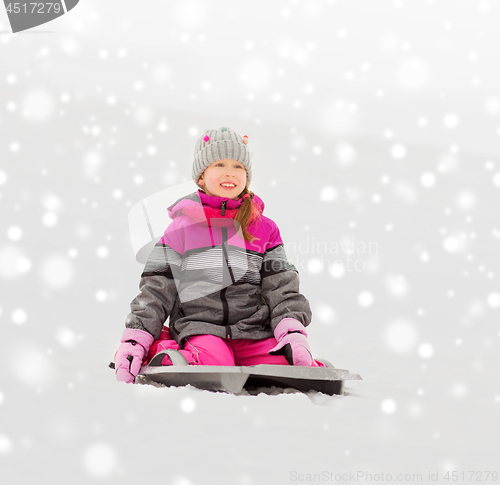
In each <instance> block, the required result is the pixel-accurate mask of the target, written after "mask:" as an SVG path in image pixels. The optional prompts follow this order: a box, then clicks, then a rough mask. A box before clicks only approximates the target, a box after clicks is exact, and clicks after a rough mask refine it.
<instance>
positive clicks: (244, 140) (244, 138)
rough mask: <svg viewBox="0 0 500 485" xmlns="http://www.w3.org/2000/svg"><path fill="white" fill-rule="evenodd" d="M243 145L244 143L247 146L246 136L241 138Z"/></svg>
mask: <svg viewBox="0 0 500 485" xmlns="http://www.w3.org/2000/svg"><path fill="white" fill-rule="evenodd" d="M243 143H244V144H245V145H247V144H248V136H246V135H245V136H244V137H243Z"/></svg>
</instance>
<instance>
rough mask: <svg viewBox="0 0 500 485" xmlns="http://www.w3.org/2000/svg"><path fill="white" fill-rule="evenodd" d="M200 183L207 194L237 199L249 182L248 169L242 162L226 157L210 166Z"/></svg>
mask: <svg viewBox="0 0 500 485" xmlns="http://www.w3.org/2000/svg"><path fill="white" fill-rule="evenodd" d="M198 183H199V184H200V185H201V186H202V187H203V188H204V189H205V193H206V194H207V195H214V196H217V197H226V198H228V199H232V200H236V199H237V198H238V195H239V194H241V192H243V189H244V188H245V185H246V183H247V171H246V169H245V166H244V165H243V164H242V163H240V162H237V161H236V160H230V159H228V158H225V159H223V160H218V161H217V162H214V163H212V165H210V166H208V167H207V168H206V169H205V171H204V172H203V174H202V175H201V177H200V178H199V180H198Z"/></svg>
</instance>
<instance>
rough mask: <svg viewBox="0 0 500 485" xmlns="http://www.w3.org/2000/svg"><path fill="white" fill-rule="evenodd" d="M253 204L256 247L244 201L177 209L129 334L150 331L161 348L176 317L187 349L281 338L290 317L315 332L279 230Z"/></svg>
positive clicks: (189, 202)
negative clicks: (204, 339) (202, 341)
mask: <svg viewBox="0 0 500 485" xmlns="http://www.w3.org/2000/svg"><path fill="white" fill-rule="evenodd" d="M252 202H253V204H255V205H256V207H257V209H258V211H257V215H256V217H254V218H253V219H251V222H250V223H249V224H248V226H247V230H248V232H249V233H250V234H251V235H252V236H254V237H256V238H258V239H256V240H254V241H252V242H249V241H245V240H244V239H243V237H242V232H241V228H240V226H239V223H238V222H236V221H235V220H234V217H235V215H236V212H237V210H238V208H239V207H240V206H241V204H242V203H243V199H237V200H231V199H227V198H222V197H216V196H208V195H206V194H205V193H204V192H202V191H201V190H198V191H197V192H194V193H192V194H189V195H187V196H185V197H182V198H181V199H179V200H177V201H176V202H175V203H174V204H172V205H171V206H170V207H169V208H168V214H169V216H170V218H171V219H172V220H173V221H172V222H171V223H170V225H169V226H168V227H167V229H166V231H165V233H164V235H163V236H162V238H161V239H160V240H159V241H158V242H157V243H156V245H155V247H154V248H153V250H152V251H151V254H150V255H149V258H148V261H147V263H146V265H145V268H144V271H143V273H142V275H141V280H140V284H139V287H140V293H139V295H138V296H137V297H136V298H135V299H134V300H133V301H132V303H131V313H130V314H129V315H128V317H127V320H126V327H128V328H139V329H141V330H146V331H148V332H149V333H151V334H152V335H153V337H154V338H155V340H156V339H158V338H159V336H160V332H161V330H162V327H163V324H164V323H165V321H166V320H167V318H168V317H170V320H169V325H168V326H169V330H170V335H171V336H172V337H173V338H174V339H175V340H176V341H177V342H178V343H179V344H180V345H182V341H183V339H184V338H185V337H189V336H191V335H200V334H210V335H216V336H218V337H223V338H233V339H253V340H258V339H264V338H269V337H273V331H274V329H275V328H276V326H277V325H278V324H279V323H280V322H281V320H283V319H284V318H287V317H290V318H295V319H297V320H298V321H300V322H301V323H302V324H303V325H304V326H307V325H309V323H310V322H311V317H312V313H311V308H310V305H309V302H308V300H307V299H306V298H305V297H304V296H303V295H302V294H301V293H300V291H299V273H298V271H297V270H296V268H295V267H294V266H293V265H292V264H291V263H290V262H289V261H288V260H287V257H286V254H285V250H284V247H283V241H282V239H281V236H280V232H279V229H278V226H277V225H276V223H275V222H273V221H272V220H271V219H269V218H268V217H266V216H264V215H263V214H262V212H263V211H264V202H263V201H262V199H260V198H259V197H258V196H256V195H254V197H253V200H252ZM238 229H239V231H238Z"/></svg>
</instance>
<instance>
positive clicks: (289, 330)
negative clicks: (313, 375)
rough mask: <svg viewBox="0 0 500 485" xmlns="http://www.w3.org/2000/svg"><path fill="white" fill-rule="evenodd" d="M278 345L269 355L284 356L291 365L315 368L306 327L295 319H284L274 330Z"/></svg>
mask: <svg viewBox="0 0 500 485" xmlns="http://www.w3.org/2000/svg"><path fill="white" fill-rule="evenodd" d="M274 336H275V338H276V340H277V341H278V345H276V347H274V348H272V349H271V350H270V351H269V352H268V353H269V354H271V355H284V356H285V359H286V360H287V361H288V363H289V364H290V365H302V366H314V364H313V358H312V354H311V349H310V348H309V344H308V342H307V333H306V331H305V329H304V325H302V323H300V322H299V321H298V320H295V318H284V319H283V320H281V322H280V323H279V324H278V325H277V327H276V328H275V329H274Z"/></svg>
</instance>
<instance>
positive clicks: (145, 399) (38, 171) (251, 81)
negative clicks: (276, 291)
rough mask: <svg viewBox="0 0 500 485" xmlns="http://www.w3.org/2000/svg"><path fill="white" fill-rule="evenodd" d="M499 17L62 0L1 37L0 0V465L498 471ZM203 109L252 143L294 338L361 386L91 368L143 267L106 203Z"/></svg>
mask: <svg viewBox="0 0 500 485" xmlns="http://www.w3.org/2000/svg"><path fill="white" fill-rule="evenodd" d="M499 16H500V5H499V4H498V2H494V1H469V0H461V1H459V0H434V1H433V0H427V1H424V0H412V1H401V0H392V1H386V0H377V1H375V0H371V1H370V0H350V1H348V0H330V1H319V0H307V1H306V0H288V1H285V0H274V1H273V2H264V1H263V0H256V1H253V2H246V3H244V4H243V3H241V2H229V1H226V0H222V1H221V0H217V1H213V2H210V3H209V2H202V1H201V0H183V1H182V2H181V1H169V2H153V1H148V2H138V1H135V2H132V1H130V0H107V1H106V2H98V1H97V0H81V2H80V4H79V5H78V6H77V7H76V8H75V9H74V10H72V11H71V12H70V13H68V14H67V15H65V16H63V17H61V18H59V19H57V20H55V21H53V22H50V23H48V24H45V25H42V26H39V27H37V28H35V29H33V30H32V31H26V32H24V33H19V34H16V35H13V34H11V33H9V32H10V26H9V23H8V19H7V15H6V13H5V10H3V8H0V31H1V33H0V214H1V216H0V238H1V240H0V283H1V291H0V350H1V352H0V481H1V483H2V484H6V485H7V484H8V485H10V484H26V483H36V484H54V483H75V484H80V483H81V484H87V483H112V484H114V483H117V484H129V483H130V484H132V483H138V482H139V481H141V482H142V483H155V482H159V483H165V484H168V485H200V484H203V485H212V484H229V485H233V484H234V485H253V484H259V485H260V484H264V485H267V484H288V483H306V482H309V483H311V482H316V483H318V482H320V481H321V482H323V483H334V482H335V480H336V479H335V475H336V474H337V475H338V474H342V473H344V474H348V473H351V475H350V476H348V475H344V479H342V478H341V477H338V476H337V480H336V481H337V482H339V480H341V481H342V482H343V483H350V482H351V481H354V478H356V477H357V478H358V481H359V482H366V483H370V482H373V483H380V482H382V481H386V482H387V481H390V480H389V479H388V478H387V474H391V478H392V482H393V483H413V482H414V483H417V482H421V483H431V482H434V483H436V482H439V483H449V482H448V481H446V480H445V473H446V472H447V471H456V472H458V474H457V475H456V477H457V483H477V482H481V483H498V478H497V480H496V481H495V480H493V478H494V476H493V475H489V476H488V475H487V473H486V472H488V471H490V472H491V471H494V470H496V472H500V466H499V465H498V448H499V445H500V440H499V417H500V416H499V412H500V358H499V350H500V348H499V346H500V328H499V324H498V322H499V320H498V318H499V312H500V287H499V283H498V279H499V277H500V267H499V262H498V261H499V260H498V254H499V249H500V220H499V216H498V210H499V206H500V204H499V203H500V197H499V194H500V192H499V191H500V144H499V140H500V69H499V68H498V65H499V54H498V45H499V43H500V31H499V29H498V22H499ZM220 126H230V127H232V128H234V129H235V130H237V131H238V132H239V133H240V134H242V135H244V134H246V135H248V137H249V140H250V147H251V150H252V151H253V153H254V157H253V165H254V181H253V183H252V187H251V188H252V189H253V190H254V191H255V192H256V193H257V194H258V195H259V196H260V197H261V198H262V199H263V200H264V202H265V203H266V210H265V214H267V215H268V216H269V217H271V218H273V219H274V220H276V222H277V223H278V225H279V226H280V229H281V235H282V237H283V239H284V240H285V241H286V245H287V246H286V247H287V250H288V255H289V258H290V259H291V260H292V261H293V262H294V264H295V265H296V266H297V268H298V269H299V271H300V275H301V290H302V292H303V293H304V295H306V296H307V297H308V298H309V300H310V302H311V305H312V309H313V323H312V324H311V326H310V327H309V339H310V343H311V346H312V349H313V351H314V353H315V356H316V357H323V358H327V359H329V360H330V361H331V362H332V363H333V364H334V365H335V366H336V367H339V368H343V369H348V370H350V371H351V372H355V373H359V374H361V376H362V377H363V379H364V380H363V381H354V382H348V383H347V385H346V387H347V391H348V394H349V395H346V396H336V397H329V396H324V395H322V394H317V395H302V394H286V395H281V396H267V395H260V396H257V397H253V396H231V395H225V394H215V393H208V392H202V391H196V390H190V389H156V388H153V387H149V386H139V385H137V386H132V385H126V384H124V383H119V382H117V381H116V380H115V377H114V373H113V371H112V370H110V369H109V368H108V367H107V365H108V363H109V361H111V360H112V359H113V355H114V352H115V351H116V348H117V346H118V343H119V338H120V336H121V333H122V330H123V327H124V321H125V317H126V315H127V314H128V312H129V303H130V301H131V300H132V299H133V298H134V297H135V295H136V294H137V292H138V283H139V277H140V274H141V272H142V268H143V266H142V265H141V264H139V263H138V262H137V261H136V260H135V255H134V251H133V249H132V245H131V239H130V234H129V228H128V212H129V210H130V209H131V208H132V207H133V206H134V204H136V203H138V202H140V201H141V200H142V199H144V198H146V197H148V196H150V195H152V194H154V193H157V192H159V191H161V190H164V189H165V188H167V187H171V186H175V185H177V184H180V183H182V182H186V181H189V180H190V174H191V163H192V151H193V146H194V142H195V140H196V139H197V137H198V136H199V135H200V134H201V133H202V132H203V130H204V129H205V128H208V127H220ZM368 473H371V474H372V476H371V477H370V476H367V474H368ZM381 473H384V478H382V477H381V475H377V474H381ZM398 473H402V474H405V476H403V477H400V478H401V480H399V481H398V480H397V474H398ZM429 473H431V474H432V475H431V477H429ZM413 474H422V477H421V478H420V479H418V477H417V478H415V477H413V478H412V476H411V475H413ZM450 477H451V475H450Z"/></svg>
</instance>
